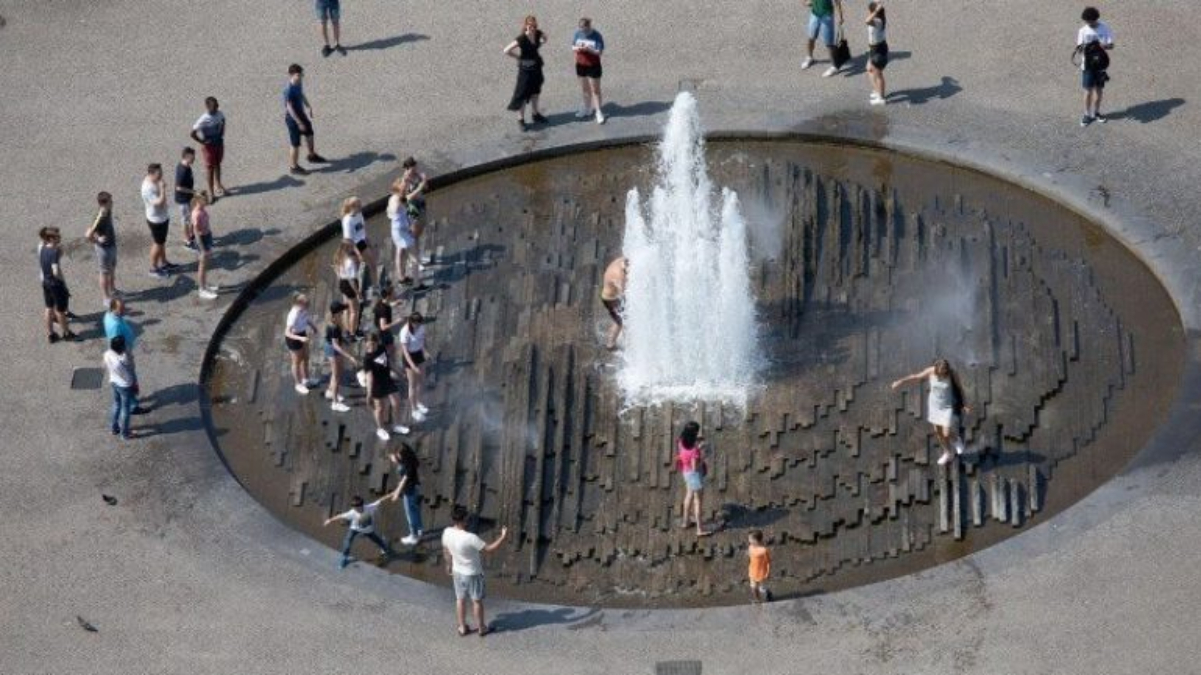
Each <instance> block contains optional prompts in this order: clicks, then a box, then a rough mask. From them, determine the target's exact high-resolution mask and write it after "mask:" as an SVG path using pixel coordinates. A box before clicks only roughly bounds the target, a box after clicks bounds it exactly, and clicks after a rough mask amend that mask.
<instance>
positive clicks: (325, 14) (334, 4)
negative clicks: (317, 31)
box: [316, 0, 342, 23]
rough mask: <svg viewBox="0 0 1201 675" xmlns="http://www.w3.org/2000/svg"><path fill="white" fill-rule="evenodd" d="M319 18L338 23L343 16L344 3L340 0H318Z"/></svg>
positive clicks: (319, 19)
mask: <svg viewBox="0 0 1201 675" xmlns="http://www.w3.org/2000/svg"><path fill="white" fill-rule="evenodd" d="M316 8H317V20H318V21H326V20H329V21H333V22H334V23H337V22H338V20H339V19H341V18H342V3H341V1H340V0H317V6H316Z"/></svg>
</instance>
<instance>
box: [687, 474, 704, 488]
mask: <svg viewBox="0 0 1201 675" xmlns="http://www.w3.org/2000/svg"><path fill="white" fill-rule="evenodd" d="M684 485H686V486H687V487H688V489H689V490H691V491H693V492H700V491H701V490H702V489H703V488H704V487H705V479H703V478H701V472H700V471H685V472H684Z"/></svg>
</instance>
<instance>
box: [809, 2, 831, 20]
mask: <svg viewBox="0 0 1201 675" xmlns="http://www.w3.org/2000/svg"><path fill="white" fill-rule="evenodd" d="M812 2H813V4H812V6H810V8H809V11H810V12H812V13H813V16H820V17H827V16H830V15H831V14H833V13H834V0H812Z"/></svg>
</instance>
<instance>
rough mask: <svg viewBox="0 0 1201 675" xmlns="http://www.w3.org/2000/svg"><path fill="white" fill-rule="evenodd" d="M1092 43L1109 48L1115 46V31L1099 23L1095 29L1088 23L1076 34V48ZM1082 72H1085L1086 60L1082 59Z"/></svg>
mask: <svg viewBox="0 0 1201 675" xmlns="http://www.w3.org/2000/svg"><path fill="white" fill-rule="evenodd" d="M1090 42H1100V43H1101V44H1103V45H1105V46H1107V47H1110V46H1113V30H1111V29H1110V28H1109V24H1107V23H1105V22H1104V21H1098V22H1097V26H1096V27H1095V28H1094V27H1092V26H1090V25H1088V24H1087V23H1086V24H1084V25H1083V26H1081V27H1080V30H1079V31H1077V32H1076V46H1077V47H1082V46H1084V45H1086V44H1088V43H1090ZM1080 70H1084V59H1080Z"/></svg>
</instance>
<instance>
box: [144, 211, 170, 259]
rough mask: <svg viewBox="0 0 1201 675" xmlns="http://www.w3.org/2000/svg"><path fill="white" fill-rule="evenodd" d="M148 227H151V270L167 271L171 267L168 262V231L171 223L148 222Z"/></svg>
mask: <svg viewBox="0 0 1201 675" xmlns="http://www.w3.org/2000/svg"><path fill="white" fill-rule="evenodd" d="M147 225H148V226H149V227H150V270H151V271H156V270H166V268H168V267H170V266H171V263H169V262H167V229H168V227H169V226H170V225H171V221H169V220H168V221H164V222H162V223H151V222H147Z"/></svg>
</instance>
